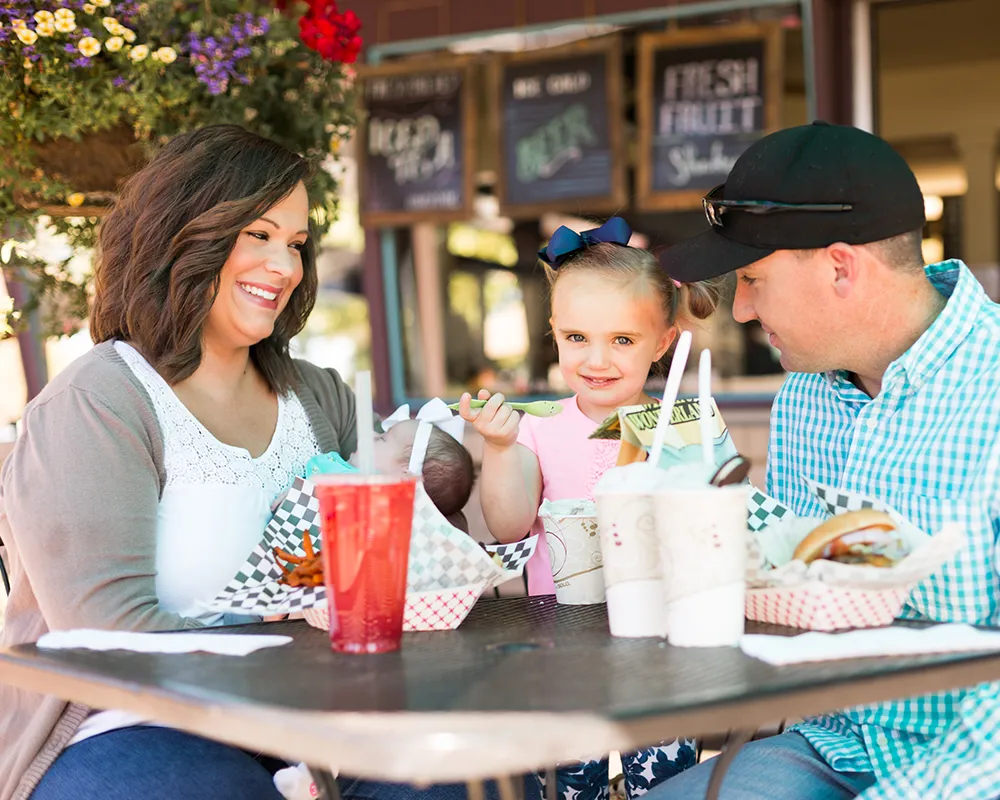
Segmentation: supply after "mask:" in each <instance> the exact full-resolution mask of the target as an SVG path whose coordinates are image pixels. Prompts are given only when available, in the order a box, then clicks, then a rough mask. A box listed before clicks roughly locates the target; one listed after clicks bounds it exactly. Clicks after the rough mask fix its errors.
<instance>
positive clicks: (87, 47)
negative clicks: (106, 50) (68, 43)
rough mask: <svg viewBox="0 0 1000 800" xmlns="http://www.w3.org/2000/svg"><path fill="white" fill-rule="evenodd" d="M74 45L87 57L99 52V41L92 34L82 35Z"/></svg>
mask: <svg viewBox="0 0 1000 800" xmlns="http://www.w3.org/2000/svg"><path fill="white" fill-rule="evenodd" d="M76 47H77V49H78V50H79V51H80V52H81V53H82V54H83V55H85V56H87V57H88V58H90V57H91V56H96V55H97V54H98V53H100V52H101V43H100V42H99V41H97V39H95V38H94V37H93V36H84V37H83V38H82V39H81V40H80V41H79V42H77V44H76Z"/></svg>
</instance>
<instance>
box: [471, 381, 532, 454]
mask: <svg viewBox="0 0 1000 800" xmlns="http://www.w3.org/2000/svg"><path fill="white" fill-rule="evenodd" d="M479 399H480V400H486V401H487V403H486V405H485V406H483V407H482V408H479V409H473V408H471V403H472V395H471V394H469V393H468V392H466V393H465V394H463V395H462V399H461V400H460V401H459V405H458V413H459V414H460V415H461V416H462V419H464V420H465V421H466V422H468V423H471V425H472V427H473V428H475V429H476V430H477V431H479V434H480V436H482V437H483V439H485V440H486V443H487V444H488V445H492V446H493V447H496V448H498V449H501V450H506V449H507V448H508V447H511V446H512V445H514V444H517V426H518V422H519V420H520V418H519V417H518V415H517V412H516V411H515V410H514V409H513V408H511V407H510V406H509V405H507V404H506V403H504V397H503V395H502V394H500V393H499V392H498V393H497V394H495V395H493V396H492V397H490V393H489V392H488V391H487V390H486V389H480V390H479Z"/></svg>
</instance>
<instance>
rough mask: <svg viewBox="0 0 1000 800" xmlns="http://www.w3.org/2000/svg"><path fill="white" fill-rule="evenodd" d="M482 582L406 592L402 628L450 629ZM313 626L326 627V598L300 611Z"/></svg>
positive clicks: (476, 595) (473, 599)
mask: <svg viewBox="0 0 1000 800" xmlns="http://www.w3.org/2000/svg"><path fill="white" fill-rule="evenodd" d="M484 586H485V584H482V583H479V584H475V585H473V586H463V587H461V588H458V589H442V590H441V591H437V592H407V593H406V608H405V609H404V611H403V630H404V631H407V632H413V631H451V630H454V629H455V628H457V627H458V626H459V625H461V624H462V621H463V620H464V619H465V618H466V617H467V616H469V612H470V611H471V610H472V607H473V606H474V605H475V604H476V601H477V600H478V599H479V598H480V596H481V595H482V593H483V588H484ZM302 616H303V617H304V618H305V620H306V622H308V623H309V624H310V625H312V626H313V627H314V628H320V629H321V630H325V631H328V630H330V612H329V610H328V609H327V606H326V602H325V601H324V603H323V605H322V606H313V607H312V608H307V609H305V610H304V611H303V612H302Z"/></svg>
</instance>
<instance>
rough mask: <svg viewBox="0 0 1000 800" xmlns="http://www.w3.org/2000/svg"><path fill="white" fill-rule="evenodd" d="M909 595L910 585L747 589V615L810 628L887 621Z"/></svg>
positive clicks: (872, 624) (828, 628)
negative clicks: (891, 586) (891, 587)
mask: <svg viewBox="0 0 1000 800" xmlns="http://www.w3.org/2000/svg"><path fill="white" fill-rule="evenodd" d="M909 596H910V589H909V588H903V589H900V588H896V589H884V590H882V591H878V590H874V589H857V588H854V589H852V588H848V587H845V586H830V585H828V584H825V583H818V582H812V583H803V584H800V585H799V586H777V587H771V588H766V589H748V590H747V597H746V615H747V619H752V620H756V621H757V622H770V623H773V624H775V625H788V626H789V627H792V628H804V629H807V630H812V631H839V630H844V629H846V628H875V627H882V626H883V625H889V624H891V623H892V621H893V620H894V619H895V618H896V615H898V614H899V612H900V611H901V610H902V608H903V603H905V602H906V598H907V597H909Z"/></svg>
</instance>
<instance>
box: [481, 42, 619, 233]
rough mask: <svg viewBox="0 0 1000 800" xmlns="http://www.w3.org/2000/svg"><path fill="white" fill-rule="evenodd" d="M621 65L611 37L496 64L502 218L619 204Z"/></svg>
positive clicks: (593, 209)
mask: <svg viewBox="0 0 1000 800" xmlns="http://www.w3.org/2000/svg"><path fill="white" fill-rule="evenodd" d="M621 61H622V58H621V40H620V39H619V37H617V36H610V37H606V38H603V39H597V40H593V41H589V42H583V43H578V44H574V45H570V46H568V47H559V48H553V49H550V50H544V51H535V52H530V53H514V54H510V55H505V56H499V57H498V58H497V59H496V62H495V63H494V69H493V77H494V86H495V92H496V97H497V98H498V99H499V106H498V111H497V113H496V116H495V123H496V125H497V136H496V141H497V143H498V145H499V148H500V155H499V158H498V159H497V163H498V164H499V177H500V180H499V196H500V207H501V211H502V213H503V214H504V215H506V216H511V217H536V216H538V215H539V214H541V213H542V212H544V211H559V210H564V211H574V212H577V213H588V212H598V211H616V210H617V209H618V208H620V207H621V205H622V204H623V203H624V201H625V181H624V174H623V167H622V158H621V116H622V110H621V103H622V95H623V94H624V93H623V91H622V63H621Z"/></svg>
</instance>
